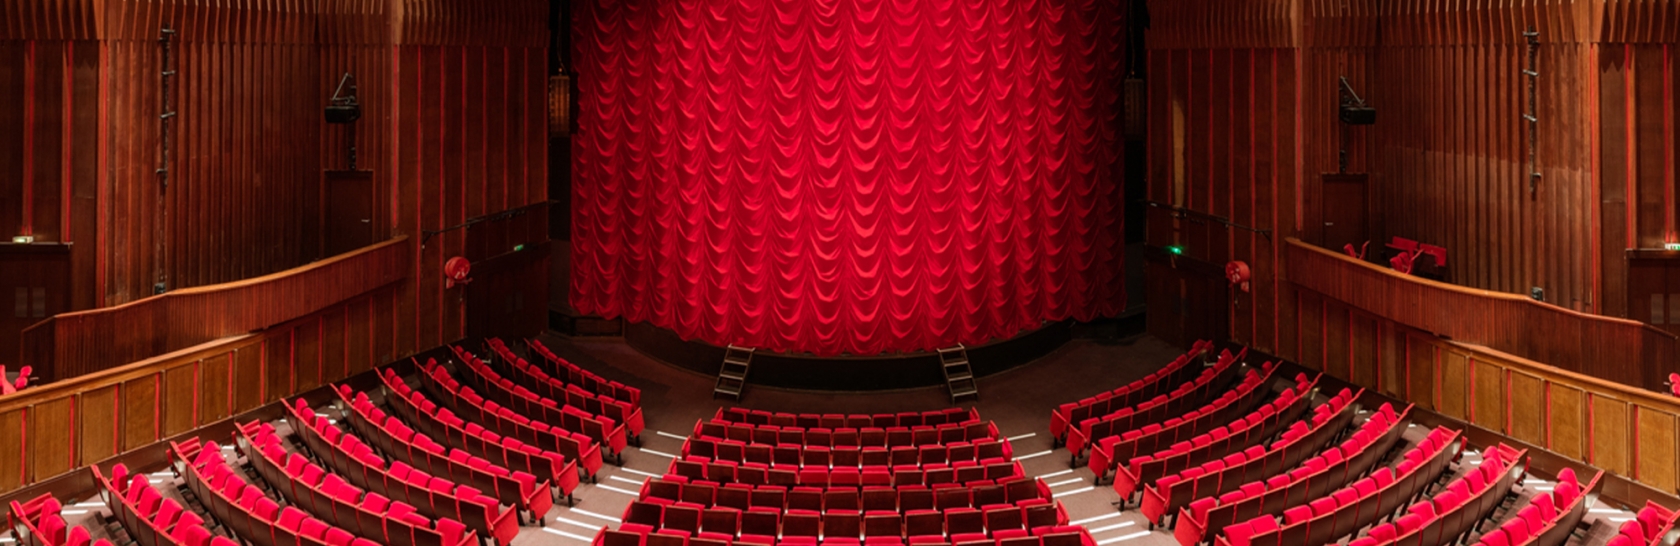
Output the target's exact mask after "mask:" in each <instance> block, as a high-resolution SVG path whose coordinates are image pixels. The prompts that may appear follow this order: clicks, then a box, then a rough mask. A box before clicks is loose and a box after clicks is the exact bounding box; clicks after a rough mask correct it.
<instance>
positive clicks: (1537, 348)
mask: <svg viewBox="0 0 1680 546" xmlns="http://www.w3.org/2000/svg"><path fill="white" fill-rule="evenodd" d="M1285 252H1286V255H1285V257H1286V259H1287V271H1288V278H1289V280H1290V282H1291V283H1293V284H1295V285H1296V286H1297V287H1299V288H1302V289H1305V290H1309V291H1312V292H1316V293H1319V294H1322V295H1324V296H1327V297H1329V298H1332V299H1336V300H1340V301H1342V302H1345V303H1347V304H1348V305H1350V306H1353V307H1356V308H1358V309H1361V310H1363V311H1366V312H1368V313H1371V314H1373V315H1376V316H1379V317H1382V318H1385V319H1388V320H1392V321H1394V322H1397V323H1400V324H1403V325H1406V326H1409V327H1412V328H1417V329H1419V330H1423V331H1426V332H1431V333H1434V334H1436V335H1439V336H1442V337H1447V338H1450V339H1454V340H1458V341H1464V342H1468V343H1473V344H1477V345H1483V346H1486V347H1489V348H1492V349H1495V350H1498V351H1502V352H1506V353H1510V354H1512V355H1516V356H1520V357H1523V358H1526V359H1530V360H1534V361H1538V362H1545V363H1548V364H1551V365H1552V366H1555V367H1557V368H1560V369H1563V370H1568V371H1572V372H1579V373H1582V374H1586V375H1591V376H1597V377H1599V378H1603V379H1607V380H1610V381H1614V382H1618V383H1621V384H1624V385H1631V386H1634V387H1639V388H1645V389H1655V388H1657V387H1658V386H1659V385H1660V383H1661V381H1662V379H1661V378H1662V377H1663V375H1664V374H1665V373H1666V370H1665V368H1664V367H1665V366H1669V365H1672V361H1673V357H1674V356H1675V355H1677V354H1680V337H1676V336H1675V335H1674V334H1670V333H1668V332H1665V331H1662V330H1659V329H1657V328H1655V327H1652V326H1650V325H1648V324H1644V323H1641V322H1638V321H1633V320H1628V319H1622V318H1615V317H1607V316H1602V315H1593V314H1589V313H1582V312H1579V311H1575V310H1571V309H1565V308H1563V307H1558V306H1556V305H1552V304H1549V303H1544V302H1540V301H1535V300H1533V299H1530V298H1528V297H1524V296H1522V295H1518V294H1510V293H1505V292H1494V291H1490V290H1481V289H1476V288H1467V287H1463V286H1456V285H1451V284H1447V283H1443V282H1438V281H1432V280H1429V279H1423V278H1419V277H1416V276H1412V275H1406V274H1402V273H1399V272H1396V271H1394V270H1392V269H1388V268H1384V267H1380V266H1377V265H1375V264H1371V263H1368V262H1364V261H1361V260H1356V259H1353V258H1351V257H1348V256H1345V255H1343V254H1340V253H1337V252H1332V251H1330V250H1326V249H1322V248H1319V247H1316V246H1313V245H1311V244H1308V243H1305V242H1302V241H1300V240H1298V239H1294V238H1291V239H1289V240H1288V244H1287V249H1286V251H1285ZM1630 363H1631V364H1634V365H1632V366H1630V365H1628V364H1630Z"/></svg>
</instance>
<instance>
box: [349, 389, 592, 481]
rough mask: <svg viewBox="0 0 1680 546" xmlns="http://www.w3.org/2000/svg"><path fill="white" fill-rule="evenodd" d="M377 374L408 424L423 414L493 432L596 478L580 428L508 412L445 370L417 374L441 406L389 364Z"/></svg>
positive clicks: (589, 448) (589, 444)
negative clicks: (555, 456) (556, 456)
mask: <svg viewBox="0 0 1680 546" xmlns="http://www.w3.org/2000/svg"><path fill="white" fill-rule="evenodd" d="M428 364H431V365H432V367H434V368H435V367H436V363H435V362H431V361H428ZM380 374H381V378H382V380H383V381H384V382H385V385H386V387H387V388H390V389H392V390H393V392H396V393H397V396H394V397H390V399H391V404H392V407H393V408H394V409H396V410H397V411H398V413H404V414H407V415H404V417H405V418H407V419H409V422H411V423H418V422H423V416H432V417H434V418H435V419H436V420H438V421H441V422H443V423H445V424H447V425H449V426H451V427H458V428H462V429H464V430H465V431H467V432H473V433H477V434H479V436H481V437H484V436H485V434H484V433H485V432H488V433H494V434H496V435H497V436H498V437H501V438H503V439H512V440H515V441H517V442H519V444H517V445H531V446H536V447H538V448H540V449H543V450H546V451H553V452H556V453H560V454H561V455H564V456H565V458H566V459H567V460H570V461H575V462H576V463H577V465H578V470H579V472H580V476H581V475H582V474H583V473H587V474H588V476H589V478H590V479H591V481H594V480H597V479H598V474H599V472H600V470H601V465H602V459H601V446H600V444H598V443H596V442H595V440H593V439H590V438H589V437H588V436H587V435H584V434H583V433H582V432H577V431H573V430H569V429H566V428H565V427H563V426H553V424H551V423H544V422H541V421H533V420H531V419H529V418H526V417H524V416H520V415H517V414H515V413H514V412H513V411H512V410H509V409H507V408H503V407H501V406H499V405H495V402H491V401H486V400H484V399H482V398H479V397H478V396H477V395H476V394H474V393H473V391H472V389H471V388H469V387H465V386H463V385H461V384H460V383H458V382H455V381H454V379H453V378H450V377H449V376H448V375H447V374H440V375H428V374H427V373H421V374H420V376H421V378H422V383H423V384H424V385H425V387H426V389H427V390H429V391H430V392H431V394H432V395H433V396H436V397H438V398H439V399H440V400H442V401H443V402H444V403H443V405H438V404H434V403H433V402H432V401H431V399H429V398H427V396H426V395H425V394H423V393H421V392H420V391H419V390H415V389H413V388H412V387H409V386H408V383H407V382H405V381H403V380H402V378H400V377H398V376H397V375H396V372H395V371H394V370H391V369H390V368H386V369H384V370H381V371H380ZM398 398H401V399H402V400H397V399H398ZM463 416H464V418H463ZM475 427H476V428H475ZM504 443H505V442H504Z"/></svg>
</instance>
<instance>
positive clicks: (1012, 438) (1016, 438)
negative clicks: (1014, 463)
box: [1005, 432, 1038, 442]
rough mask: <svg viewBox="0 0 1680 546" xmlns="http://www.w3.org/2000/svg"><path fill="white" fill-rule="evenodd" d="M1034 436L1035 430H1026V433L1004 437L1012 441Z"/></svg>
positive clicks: (1035, 434) (1036, 434)
mask: <svg viewBox="0 0 1680 546" xmlns="http://www.w3.org/2000/svg"><path fill="white" fill-rule="evenodd" d="M1034 436H1038V433H1037V432H1028V433H1026V434H1022V435H1020V436H1010V437H1008V438H1005V439H1006V440H1009V441H1011V442H1013V441H1016V440H1025V439H1027V438H1031V437H1034Z"/></svg>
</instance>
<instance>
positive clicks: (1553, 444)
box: [1544, 383, 1588, 460]
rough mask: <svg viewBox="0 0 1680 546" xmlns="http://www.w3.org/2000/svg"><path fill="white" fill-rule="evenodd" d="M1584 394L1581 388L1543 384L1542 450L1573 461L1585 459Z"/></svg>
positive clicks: (1585, 423) (1585, 402)
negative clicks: (1544, 421) (1544, 396)
mask: <svg viewBox="0 0 1680 546" xmlns="http://www.w3.org/2000/svg"><path fill="white" fill-rule="evenodd" d="M1587 429H1588V423H1587V395H1586V393H1584V392H1582V391H1581V389H1578V388H1575V387H1571V386H1567V385H1560V384H1558V383H1547V384H1546V443H1545V444H1544V445H1545V446H1546V449H1550V450H1552V451H1554V452H1556V453H1557V454H1559V455H1563V456H1565V457H1569V458H1571V459H1576V460H1586V459H1587V435H1588V432H1587Z"/></svg>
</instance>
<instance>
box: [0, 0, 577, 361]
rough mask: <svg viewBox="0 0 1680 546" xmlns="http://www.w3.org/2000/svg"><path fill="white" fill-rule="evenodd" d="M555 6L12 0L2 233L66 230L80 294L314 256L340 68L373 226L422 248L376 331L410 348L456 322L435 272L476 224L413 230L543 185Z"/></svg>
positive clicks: (528, 201) (336, 148) (457, 300)
mask: <svg viewBox="0 0 1680 546" xmlns="http://www.w3.org/2000/svg"><path fill="white" fill-rule="evenodd" d="M548 9H549V8H548V4H547V2H542V1H540V0H489V1H475V2H456V1H444V0H321V1H311V2H298V1H295V0H254V1H251V0H242V1H235V0H208V1H206V0H198V1H192V0H15V1H11V0H8V1H6V2H0V21H3V22H0V232H5V233H0V234H4V235H10V234H22V233H34V234H35V235H36V236H37V241H39V242H72V243H74V245H73V247H72V253H73V255H72V268H71V269H72V272H73V277H74V281H73V283H72V293H73V294H74V295H75V299H74V300H73V301H72V304H71V308H72V309H78V310H79V309H91V308H95V307H100V306H106V305H116V304H121V303H125V302H130V301H135V300H138V299H141V298H144V297H147V296H150V295H151V293H152V286H153V283H154V282H157V281H159V280H162V281H165V282H166V283H167V285H168V286H169V288H170V289H179V288H184V287H190V286H202V285H208V284H214V283H222V282H229V281H235V280H238V279H245V278H250V277H253V276H257V275H262V274H267V273H272V272H275V271H280V270H284V269H287V268H291V267H295V266H298V265H302V264H305V263H308V262H310V261H312V260H316V259H318V258H320V257H321V256H320V255H319V254H320V248H321V247H322V242H323V240H324V237H330V236H332V234H323V233H321V231H320V217H319V214H320V212H321V210H322V203H321V200H322V198H323V195H322V193H321V184H322V176H321V171H322V170H324V169H343V168H346V167H348V162H347V159H346V154H345V146H344V145H345V140H346V138H347V135H348V133H347V131H346V130H345V128H344V127H343V126H335V125H329V124H326V123H325V122H324V120H323V119H322V108H323V107H324V106H325V105H326V103H327V100H328V98H329V97H330V95H331V94H332V92H333V88H334V87H335V86H336V85H337V83H338V78H339V76H340V75H342V74H343V73H344V72H346V71H348V72H352V73H354V74H355V76H356V79H357V83H358V87H359V95H360V102H361V104H362V107H363V116H362V119H361V121H359V122H358V123H357V126H356V143H357V149H358V150H357V151H358V157H359V160H358V165H357V166H358V168H360V169H365V170H372V171H373V173H374V187H375V196H374V202H375V208H376V214H374V216H373V218H374V229H375V233H376V237H375V239H376V240H384V239H387V238H390V237H395V236H399V235H409V236H410V241H411V242H410V244H412V245H416V248H415V251H414V252H413V253H412V256H413V258H412V259H413V262H412V266H411V267H410V268H409V271H410V275H409V277H410V279H409V280H408V281H407V282H406V283H405V285H404V286H403V287H402V289H401V291H402V292H403V293H404V294H405V297H402V298H397V299H396V300H394V301H393V305H394V306H395V307H394V309H393V311H394V314H395V315H396V316H399V317H402V318H401V319H400V320H401V321H403V325H402V327H400V328H398V327H396V326H395V325H392V327H391V328H389V329H386V330H383V331H384V332H390V335H392V336H393V340H394V343H395V344H396V346H397V347H398V348H399V351H398V352H399V353H403V352H412V351H414V350H416V349H417V348H421V347H431V346H435V345H437V344H439V343H441V342H442V341H443V340H447V339H454V338H456V337H459V336H460V335H461V333H462V332H463V331H464V328H463V325H462V309H461V298H462V296H463V294H464V292H463V291H462V289H461V288H456V289H452V290H446V289H445V288H444V282H443V279H442V275H441V271H442V266H443V263H444V262H445V261H446V260H448V258H449V257H451V256H456V255H462V254H463V253H464V252H465V251H466V249H465V239H464V237H465V234H464V233H463V232H461V231H456V232H453V233H448V234H444V235H440V236H437V237H436V238H433V239H431V240H429V241H425V243H426V244H425V245H421V244H420V243H421V242H422V240H424V239H426V237H424V235H423V234H424V233H425V232H426V231H428V230H441V229H444V228H447V227H449V226H453V225H457V224H459V223H461V222H462V221H464V220H467V219H470V218H476V217H481V216H485V215H488V214H495V213H497V212H502V211H506V210H511V209H516V208H520V207H523V206H526V205H532V204H537V203H542V202H545V201H547V197H548V196H547V174H548V164H547V160H548V156H547V153H546V143H547V133H546V119H547V112H546V83H547V68H546V67H547V27H546V20H547V13H548V12H547V10H548ZM166 24H167V25H169V26H170V27H171V28H174V29H176V34H175V35H174V38H173V40H172V42H173V43H172V45H171V54H172V56H173V60H172V64H173V68H174V69H175V70H176V73H177V75H176V76H175V77H174V78H172V86H173V89H172V95H173V96H172V97H171V102H172V103H173V109H174V110H175V111H176V112H177V116H175V117H174V118H172V119H171V120H170V123H171V126H172V127H171V137H170V141H171V142H170V148H171V150H170V165H169V186H168V189H164V188H163V186H162V183H161V180H160V178H159V176H158V175H157V173H156V170H157V169H158V168H159V167H160V164H161V163H160V162H161V157H160V142H159V137H160V134H161V133H160V131H161V123H160V120H159V117H158V116H159V114H160V113H161V110H162V108H163V105H162V98H161V96H160V85H161V83H160V82H161V80H162V78H161V75H160V73H159V72H160V70H161V68H162V67H161V61H162V58H161V56H162V52H161V47H160V45H159V43H158V37H159V29H161V28H162V27H163V26H164V25H166ZM160 199H161V201H160ZM26 200H27V201H28V203H27V205H28V206H25V205H26V203H25V201H26ZM26 220H27V221H26ZM519 242H536V241H514V242H512V243H519ZM8 335H9V333H8ZM0 361H12V357H11V356H7V355H0ZM115 364H116V363H115V362H112V363H108V365H115Z"/></svg>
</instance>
